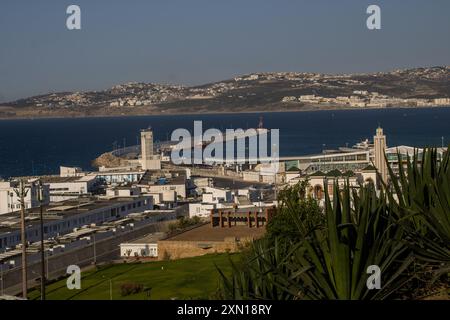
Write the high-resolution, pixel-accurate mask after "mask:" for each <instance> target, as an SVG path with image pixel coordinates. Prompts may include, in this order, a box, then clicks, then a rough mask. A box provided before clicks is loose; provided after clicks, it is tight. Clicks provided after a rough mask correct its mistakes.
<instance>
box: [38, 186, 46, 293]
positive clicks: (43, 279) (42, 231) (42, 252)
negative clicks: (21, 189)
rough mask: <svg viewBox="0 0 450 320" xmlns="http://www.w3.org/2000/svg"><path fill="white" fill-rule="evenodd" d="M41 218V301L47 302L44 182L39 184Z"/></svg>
mask: <svg viewBox="0 0 450 320" xmlns="http://www.w3.org/2000/svg"><path fill="white" fill-rule="evenodd" d="M38 200H39V217H40V220H41V221H40V222H41V300H45V249H44V215H43V207H42V205H43V202H44V188H43V185H42V181H40V180H39V182H38Z"/></svg>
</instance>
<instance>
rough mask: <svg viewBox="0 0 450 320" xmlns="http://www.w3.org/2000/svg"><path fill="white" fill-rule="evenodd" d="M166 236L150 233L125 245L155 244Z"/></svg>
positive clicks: (159, 233)
mask: <svg viewBox="0 0 450 320" xmlns="http://www.w3.org/2000/svg"><path fill="white" fill-rule="evenodd" d="M165 235H166V234H165V233H164V232H155V233H150V234H148V235H146V236H144V237H142V238H139V239H136V240H132V241H128V242H126V243H133V244H147V243H157V242H158V240H161V239H162V238H164V236H165Z"/></svg>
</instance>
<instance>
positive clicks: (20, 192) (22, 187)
mask: <svg viewBox="0 0 450 320" xmlns="http://www.w3.org/2000/svg"><path fill="white" fill-rule="evenodd" d="M14 192H15V193H16V195H17V197H18V198H19V202H20V233H21V237H22V297H23V298H24V299H27V291H28V279H27V238H26V236H27V235H26V230H25V197H26V195H27V193H28V190H26V189H25V184H24V182H23V180H20V183H19V189H18V190H17V189H15V190H14Z"/></svg>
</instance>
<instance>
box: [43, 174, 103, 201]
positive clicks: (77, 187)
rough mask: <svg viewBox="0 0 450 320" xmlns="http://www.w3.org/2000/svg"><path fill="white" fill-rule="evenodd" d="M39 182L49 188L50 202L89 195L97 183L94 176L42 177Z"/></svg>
mask: <svg viewBox="0 0 450 320" xmlns="http://www.w3.org/2000/svg"><path fill="white" fill-rule="evenodd" d="M40 180H41V181H42V183H43V184H44V185H47V186H48V187H49V192H50V201H51V202H58V201H64V200H69V199H74V198H78V197H80V196H88V195H91V193H92V192H93V191H94V190H95V188H96V187H97V184H98V182H99V181H98V179H97V175H96V174H88V175H85V176H81V177H80V176H67V177H61V176H48V177H42V178H41V179H40Z"/></svg>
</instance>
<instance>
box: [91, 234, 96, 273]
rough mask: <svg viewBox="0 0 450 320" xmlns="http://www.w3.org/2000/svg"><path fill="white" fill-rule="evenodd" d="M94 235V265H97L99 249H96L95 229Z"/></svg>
mask: <svg viewBox="0 0 450 320" xmlns="http://www.w3.org/2000/svg"><path fill="white" fill-rule="evenodd" d="M92 237H93V238H94V266H95V265H97V249H96V247H95V246H96V244H95V231H94V233H93V234H92Z"/></svg>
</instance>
